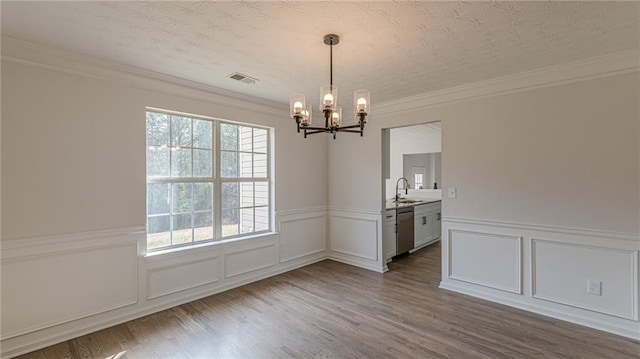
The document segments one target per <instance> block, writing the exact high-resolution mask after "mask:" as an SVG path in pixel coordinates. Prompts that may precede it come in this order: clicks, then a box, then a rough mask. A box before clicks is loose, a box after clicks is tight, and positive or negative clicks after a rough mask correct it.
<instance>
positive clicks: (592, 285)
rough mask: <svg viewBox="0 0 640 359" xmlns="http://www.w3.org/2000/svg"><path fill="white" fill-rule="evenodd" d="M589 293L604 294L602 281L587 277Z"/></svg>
mask: <svg viewBox="0 0 640 359" xmlns="http://www.w3.org/2000/svg"><path fill="white" fill-rule="evenodd" d="M587 293H589V294H593V295H602V282H601V281H599V280H595V279H587Z"/></svg>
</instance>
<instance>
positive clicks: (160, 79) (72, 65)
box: [2, 36, 289, 118]
mask: <svg viewBox="0 0 640 359" xmlns="http://www.w3.org/2000/svg"><path fill="white" fill-rule="evenodd" d="M2 60H3V61H11V62H16V63H21V64H28V65H32V66H38V67H42V68H47V69H52V70H57V71H62V72H66V73H70V74H75V75H80V76H85V77H90V78H94V79H98V80H102V81H108V82H112V83H117V84H124V85H129V86H133V87H136V88H139V89H143V90H151V91H154V92H160V93H164V94H168V95H174V96H179V97H186V98H191V99H195V100H199V101H204V102H208V103H212V104H216V105H221V106H225V107H232V108H236V109H241V110H246V111H252V112H257V113H261V114H265V113H266V114H271V115H274V116H278V117H282V118H288V117H289V116H288V111H289V109H288V106H287V105H284V104H281V103H278V102H274V101H269V100H264V99H261V98H257V97H252V96H248V95H244V94H241V93H238V92H233V91H227V90H223V89H220V88H217V87H213V86H209V85H205V84H202V83H198V82H194V81H189V80H184V79H180V78H177V77H174V76H169V75H165V74H161V73H158V72H154V71H149V70H145V69H141V68H138V67H133V66H127V65H123V64H119V63H115V62H111V61H106V60H102V59H99V58H96V57H92V56H88V55H84V54H79V53H74V52H70V51H66V50H61V49H57V48H53V47H49V46H45V45H42V44H37V43H33V42H29V41H24V40H20V39H16V38H12V37H8V36H2ZM285 115H286V116H285Z"/></svg>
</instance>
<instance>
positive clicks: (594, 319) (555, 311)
mask: <svg viewBox="0 0 640 359" xmlns="http://www.w3.org/2000/svg"><path fill="white" fill-rule="evenodd" d="M439 288H442V289H445V290H450V291H452V292H456V293H461V294H465V295H469V296H472V297H476V298H480V299H485V300H488V301H491V302H495V303H499V304H503V305H507V306H509V307H513V308H518V309H522V310H526V311H528V312H533V313H537V314H540V315H544V316H547V317H551V318H555V319H560V320H563V321H566V322H570V323H574V324H578V325H583V326H585V327H589V328H593V329H597V330H601V331H604V332H608V333H613V334H617V335H621V336H624V337H627V338H631V339H636V340H640V323H638V322H634V321H628V320H627V321H624V320H617V318H616V319H614V320H611V319H612V318H604V319H603V318H602V316H600V315H598V316H595V315H589V313H586V312H585V313H584V315H576V314H571V313H568V312H566V311H565V310H563V309H564V308H563V307H558V306H557V305H550V304H548V303H546V302H543V301H537V300H536V301H527V302H525V301H522V300H514V299H511V298H508V297H507V296H503V295H498V294H495V293H491V292H488V291H484V290H477V289H473V288H470V287H469V286H467V285H464V284H462V285H461V284H457V283H453V282H448V283H444V282H441V283H440V286H439Z"/></svg>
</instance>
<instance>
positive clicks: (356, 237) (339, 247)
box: [329, 209, 386, 273]
mask: <svg viewBox="0 0 640 359" xmlns="http://www.w3.org/2000/svg"><path fill="white" fill-rule="evenodd" d="M329 217H330V221H329V223H330V229H329V233H330V236H329V247H330V248H329V259H332V260H335V261H338V262H343V263H347V264H350V265H354V266H357V267H361V268H366V269H369V270H373V271H376V272H381V273H382V272H384V271H385V270H386V263H384V260H383V258H382V215H381V214H380V213H377V212H373V211H364V210H349V209H330V210H329Z"/></svg>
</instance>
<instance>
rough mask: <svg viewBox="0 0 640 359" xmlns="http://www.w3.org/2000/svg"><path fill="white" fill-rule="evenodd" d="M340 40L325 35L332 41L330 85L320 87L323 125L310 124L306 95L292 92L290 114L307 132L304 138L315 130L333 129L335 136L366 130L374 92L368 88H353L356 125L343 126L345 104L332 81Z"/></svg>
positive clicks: (330, 130) (327, 130)
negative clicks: (336, 49) (313, 125)
mask: <svg viewBox="0 0 640 359" xmlns="http://www.w3.org/2000/svg"><path fill="white" fill-rule="evenodd" d="M339 42H340V37H338V35H335V34H328V35H325V36H324V43H325V44H327V45H329V76H330V79H329V80H330V82H329V85H328V86H322V87H321V88H320V111H322V112H323V114H324V127H312V126H311V108H312V106H311V105H307V104H306V103H305V99H304V95H301V94H295V95H291V101H290V107H291V117H292V118H293V119H294V120H296V125H297V127H298V132H300V129H302V130H303V132H304V138H307V135H313V134H316V133H330V134H332V135H333V139H334V140H335V138H336V134H337V133H338V132H351V133H359V134H360V136H362V134H363V133H364V124H365V123H366V122H367V113H368V112H369V109H370V106H371V102H370V98H371V93H370V91H369V90H356V91H354V92H353V104H354V106H353V108H354V113H355V120H356V124H355V125H349V126H340V124H341V122H342V107H340V106H338V105H337V101H338V88H337V87H336V86H334V85H333V45H337V44H338V43H339Z"/></svg>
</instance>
